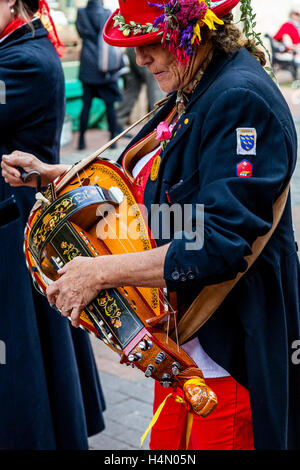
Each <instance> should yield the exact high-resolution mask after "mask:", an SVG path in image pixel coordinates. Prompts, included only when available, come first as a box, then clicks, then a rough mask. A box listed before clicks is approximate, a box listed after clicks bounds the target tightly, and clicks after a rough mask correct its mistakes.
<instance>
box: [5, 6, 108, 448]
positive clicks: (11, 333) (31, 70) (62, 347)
mask: <svg viewBox="0 0 300 470" xmlns="http://www.w3.org/2000/svg"><path fill="white" fill-rule="evenodd" d="M37 12H38V13H39V14H40V13H42V14H43V19H45V20H46V22H47V24H51V16H50V15H49V14H48V13H49V10H48V5H47V4H46V2H45V1H44V0H43V1H40V2H39V1H38V0H0V80H1V82H2V83H4V84H5V90H6V93H5V104H4V103H3V100H2V101H1V103H2V104H0V154H1V155H3V154H7V153H10V152H11V151H12V150H13V149H18V150H20V151H24V152H34V154H35V155H36V156H37V157H38V158H39V159H40V160H42V161H43V162H44V163H48V164H50V163H58V160H59V159H58V156H59V148H60V135H61V130H62V125H63V121H64V114H65V96H64V75H63V70H62V66H61V63H60V60H59V56H58V54H57V52H59V53H60V54H61V53H62V51H63V45H62V44H61V43H60V41H59V39H58V37H57V34H56V31H55V27H54V24H53V23H52V31H51V32H48V31H47V30H46V29H45V28H44V26H43V24H42V22H41V21H40V19H39V18H38V17H34V14H35V13H37ZM50 41H51V42H52V44H51V42H50ZM53 46H54V47H53ZM34 194H35V191H34V190H33V189H31V188H11V187H10V186H9V185H8V184H7V183H6V182H5V180H4V178H3V177H2V176H1V175H0V259H1V269H0V299H1V307H0V309H1V315H0V338H1V341H3V342H4V343H5V345H6V364H5V365H1V366H0V416H1V418H0V449H6V450H24V449H25V450H57V449H72V450H77V449H78V450H81V449H88V439H87V438H88V435H93V434H96V433H99V432H100V431H102V430H103V429H104V421H103V417H102V410H103V409H104V407H105V404H104V400H103V395H102V391H101V386H100V382H99V377H98V373H97V368H96V364H95V361H94V357H93V352H92V348H91V345H90V342H89V338H88V336H87V334H86V333H85V332H83V331H81V330H78V331H76V330H75V329H74V328H72V329H71V328H70V325H69V322H68V321H66V319H65V318H61V317H59V315H58V314H57V312H56V311H55V310H53V309H52V308H51V307H50V306H49V304H48V302H47V301H46V299H45V298H43V297H42V296H41V295H40V294H38V293H37V292H36V290H35V289H33V286H32V283H31V279H30V276H29V273H28V270H27V268H26V265H25V259H24V254H23V240H24V227H25V224H26V221H27V219H28V215H29V212H30V210H31V208H32V206H33V204H34V202H35V197H34Z"/></svg>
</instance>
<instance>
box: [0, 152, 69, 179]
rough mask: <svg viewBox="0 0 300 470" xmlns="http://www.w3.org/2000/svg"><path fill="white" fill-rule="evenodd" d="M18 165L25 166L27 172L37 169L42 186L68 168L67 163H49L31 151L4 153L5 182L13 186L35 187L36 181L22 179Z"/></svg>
mask: <svg viewBox="0 0 300 470" xmlns="http://www.w3.org/2000/svg"><path fill="white" fill-rule="evenodd" d="M18 167H19V168H23V170H24V171H25V172H26V173H30V172H31V171H37V172H38V173H40V175H41V178H42V186H47V185H48V184H49V183H51V181H53V180H54V179H55V178H56V177H57V176H59V175H60V174H61V173H63V172H64V171H65V170H66V169H67V168H68V167H67V165H49V164H47V163H44V162H42V161H41V160H39V159H38V158H37V157H35V156H34V155H31V154H30V153H25V152H21V151H19V150H15V151H14V152H12V153H11V154H10V155H3V156H2V161H1V169H2V176H3V178H4V180H5V182H6V183H8V184H10V185H11V186H13V187H17V186H31V187H35V181H31V182H29V183H24V182H23V181H22V180H21V174H20V171H19V170H18Z"/></svg>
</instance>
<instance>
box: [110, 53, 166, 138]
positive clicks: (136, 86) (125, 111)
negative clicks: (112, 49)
mask: <svg viewBox="0 0 300 470" xmlns="http://www.w3.org/2000/svg"><path fill="white" fill-rule="evenodd" d="M126 52H127V56H128V59H129V68H130V70H129V73H128V74H127V75H126V76H125V77H124V83H125V86H124V92H123V101H122V102H121V103H120V104H119V106H118V111H117V116H118V130H119V132H121V131H122V130H124V128H126V126H127V125H128V124H130V123H129V118H130V114H131V112H132V110H133V108H134V106H135V104H136V102H137V100H138V97H139V95H140V92H141V90H142V86H143V85H146V90H147V100H148V103H147V108H148V109H147V111H151V109H153V108H154V105H155V103H157V102H158V101H160V100H161V99H163V98H164V97H165V96H166V94H165V93H164V92H163V91H162V90H161V89H160V88H159V86H158V84H157V81H156V80H155V78H154V77H153V75H152V74H151V73H150V72H149V71H148V69H147V68H146V67H139V66H138V65H137V63H136V55H135V50H134V48H133V47H128V48H127V49H126Z"/></svg>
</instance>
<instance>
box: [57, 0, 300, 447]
mask: <svg viewBox="0 0 300 470" xmlns="http://www.w3.org/2000/svg"><path fill="white" fill-rule="evenodd" d="M252 3H253V6H254V10H255V12H256V13H257V18H256V21H257V30H258V31H261V32H262V39H263V41H264V43H265V45H266V47H267V48H269V49H270V52H272V49H271V42H270V39H268V38H266V37H265V35H266V34H268V35H270V36H271V37H273V36H274V34H275V33H276V31H277V30H278V29H279V27H280V26H281V24H282V23H284V22H285V21H286V20H287V19H288V15H289V11H290V9H291V6H292V4H294V2H293V1H292V0H286V1H285V2H280V1H279V0H264V1H261V0H253V1H252ZM49 4H50V5H51V11H52V14H53V18H54V20H55V23H56V26H57V29H58V33H59V36H60V38H61V40H62V41H63V42H64V43H65V45H66V53H65V55H64V57H63V59H62V65H63V69H64V73H65V79H66V85H65V86H66V99H67V101H66V118H65V124H64V128H63V134H62V141H61V160H62V162H63V163H75V162H77V161H79V160H81V159H82V158H84V157H86V156H88V155H90V154H91V153H92V152H94V151H95V150H96V149H98V148H100V147H101V146H102V145H104V144H105V143H106V142H107V141H108V140H109V138H110V132H109V130H108V124H107V116H106V108H105V105H104V103H103V101H102V100H101V99H100V98H95V99H94V100H93V103H92V106H91V110H90V114H89V122H88V130H87V132H86V135H85V145H84V148H83V149H81V150H79V149H78V142H79V128H80V113H81V110H82V83H81V82H80V81H79V79H78V72H79V64H80V61H79V60H80V51H81V45H82V42H81V39H80V37H79V35H78V33H77V30H76V26H75V21H76V17H77V10H78V8H79V7H84V6H85V5H86V1H85V0H58V1H57V2H53V1H49ZM104 6H105V7H106V8H109V9H110V10H114V9H115V8H116V7H117V1H116V0H104ZM235 16H236V19H237V20H238V9H237V11H236V12H235ZM273 52H274V51H273ZM278 58H279V60H278V61H277V63H276V64H275V65H274V67H275V71H276V76H277V80H278V82H279V85H280V87H281V90H282V93H283V95H284V96H285V98H286V100H287V102H288V104H289V106H290V109H291V111H292V114H293V117H294V120H295V124H296V128H297V132H298V135H299V136H300V88H299V83H300V82H298V77H297V76H295V75H294V73H293V69H292V68H291V67H290V66H289V64H288V63H286V62H282V64H281V63H280V57H278ZM127 66H128V64H127ZM129 66H130V64H129ZM129 72H130V71H128V70H127V72H126V73H127V74H128V73H129ZM126 73H125V75H124V76H122V77H120V79H119V87H120V89H121V91H122V89H123V88H124V86H125V85H126ZM147 99H148V98H147V90H146V85H145V84H143V85H142V87H141V93H140V95H139V96H138V97H136V98H135V102H134V106H132V107H131V111H130V114H129V115H128V116H127V118H126V119H125V121H126V122H125V121H124V120H123V122H122V126H120V127H121V128H123V126H125V127H126V125H127V124H129V123H132V122H134V121H135V120H136V119H138V118H139V117H141V116H142V115H143V114H145V112H146V111H147V109H148V108H149V102H148V101H147ZM116 106H117V104H116ZM139 128H140V127H138V128H137V129H136V130H135V131H134V132H137V130H138V129H139ZM134 132H132V133H133V134H134ZM129 142H130V140H129V139H128V138H122V139H121V140H120V141H119V142H118V144H117V146H116V148H114V149H110V150H108V151H106V152H105V154H104V155H103V156H105V157H107V158H110V159H111V160H117V158H118V157H119V155H120V154H121V152H122V150H123V149H124V148H125V146H126V145H127V144H128V143H129ZM292 200H293V211H294V226H295V232H296V238H298V240H299V241H300V163H298V166H297V169H296V172H295V175H294V178H293V182H292ZM92 344H93V349H94V352H95V356H96V361H97V366H98V369H99V371H100V378H101V382H102V386H103V389H104V393H105V398H106V403H107V410H106V412H105V422H106V429H105V431H104V432H102V433H101V434H99V435H97V436H94V437H92V438H91V439H90V448H91V449H106V450H116V449H119V450H122V449H139V445H140V437H141V435H142V434H143V433H144V431H145V430H146V428H147V426H148V424H149V422H150V420H151V418H152V397H153V381H152V380H151V379H145V378H144V377H143V375H142V374H141V373H139V372H138V371H136V370H134V369H131V368H128V367H126V366H121V365H119V364H118V358H117V357H116V356H115V354H114V353H113V352H111V351H110V350H109V349H108V348H106V346H105V345H103V344H102V343H101V342H100V341H98V340H95V339H93V338H92ZM147 448H148V440H146V442H145V444H144V449H147Z"/></svg>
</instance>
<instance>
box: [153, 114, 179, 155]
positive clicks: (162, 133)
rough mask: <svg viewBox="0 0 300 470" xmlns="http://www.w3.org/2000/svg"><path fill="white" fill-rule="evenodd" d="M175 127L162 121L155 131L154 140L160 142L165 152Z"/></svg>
mask: <svg viewBox="0 0 300 470" xmlns="http://www.w3.org/2000/svg"><path fill="white" fill-rule="evenodd" d="M174 127H175V125H174V124H171V125H170V126H169V124H168V123H167V121H162V122H160V123H159V124H158V126H157V128H156V129H155V130H156V140H158V141H159V142H160V145H161V148H162V149H163V150H165V148H166V146H167V145H168V143H169V142H170V140H171V137H172V132H173V129H174Z"/></svg>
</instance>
